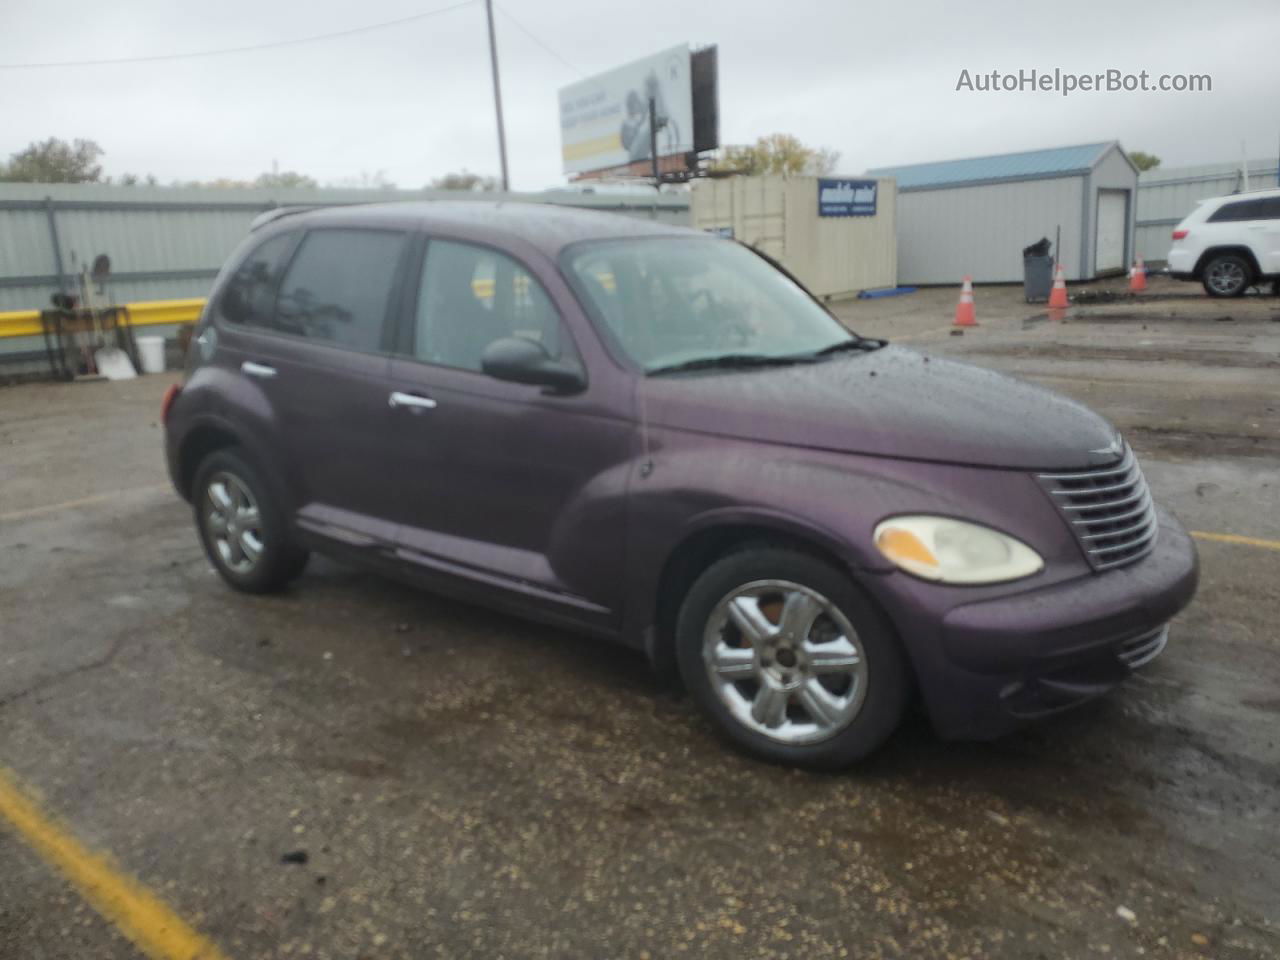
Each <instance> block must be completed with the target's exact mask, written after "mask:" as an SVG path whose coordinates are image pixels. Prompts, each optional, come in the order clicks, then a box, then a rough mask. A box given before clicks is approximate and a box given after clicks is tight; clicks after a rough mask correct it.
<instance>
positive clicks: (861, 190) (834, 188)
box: [818, 179, 876, 217]
mask: <svg viewBox="0 0 1280 960" xmlns="http://www.w3.org/2000/svg"><path fill="white" fill-rule="evenodd" d="M875 215H876V182H875V181H874V180H826V179H822V180H819V181H818V216H820V217H874V216H875Z"/></svg>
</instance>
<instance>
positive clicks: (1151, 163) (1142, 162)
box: [1129, 150, 1160, 173]
mask: <svg viewBox="0 0 1280 960" xmlns="http://www.w3.org/2000/svg"><path fill="white" fill-rule="evenodd" d="M1129 159H1130V160H1132V161H1133V165H1134V166H1135V167H1137V168H1138V172H1139V173H1143V172H1145V171H1147V170H1154V169H1155V168H1156V167H1158V166H1160V158H1159V157H1157V156H1156V155H1155V154H1154V153H1143V152H1142V151H1141V150H1133V151H1131V152H1130V153H1129Z"/></svg>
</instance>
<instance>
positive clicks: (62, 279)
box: [44, 197, 67, 293]
mask: <svg viewBox="0 0 1280 960" xmlns="http://www.w3.org/2000/svg"><path fill="white" fill-rule="evenodd" d="M44 213H45V217H46V218H48V221H49V242H50V243H51V244H52V245H53V264H54V269H56V270H57V271H58V292H59V293H66V292H67V273H66V270H65V268H64V267H63V265H62V243H61V241H60V240H59V239H58V220H57V218H56V217H55V216H54V215H53V197H45V198H44Z"/></svg>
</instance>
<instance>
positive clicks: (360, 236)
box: [271, 230, 406, 353]
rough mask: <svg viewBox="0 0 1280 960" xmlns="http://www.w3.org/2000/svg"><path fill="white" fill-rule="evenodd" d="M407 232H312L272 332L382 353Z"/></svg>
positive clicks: (284, 289) (287, 278) (289, 277)
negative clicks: (384, 333) (393, 290)
mask: <svg viewBox="0 0 1280 960" xmlns="http://www.w3.org/2000/svg"><path fill="white" fill-rule="evenodd" d="M405 242H406V234H404V233H397V232H393V231H387V230H311V231H309V232H308V233H307V235H306V237H305V238H304V239H303V241H302V246H301V247H299V248H298V252H297V253H296V254H295V255H294V257H293V260H292V262H291V263H290V264H289V268H288V270H286V271H285V275H284V280H283V281H282V282H281V284H280V296H279V299H278V300H277V302H276V310H275V316H274V318H273V321H272V324H271V326H272V328H273V329H275V330H277V331H279V332H280V333H288V334H291V335H293V336H296V337H305V338H306V339H308V340H316V341H319V342H321V343H327V344H332V345H334V346H339V347H344V348H346V349H348V350H354V351H358V352H360V353H378V352H381V351H382V349H383V331H384V328H385V327H386V321H387V307H388V305H389V304H390V302H391V292H392V284H393V282H394V279H395V274H396V267H397V265H398V263H399V260H400V255H401V253H402V252H403V250H404V245H405Z"/></svg>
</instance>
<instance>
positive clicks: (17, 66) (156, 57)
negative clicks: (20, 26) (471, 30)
mask: <svg viewBox="0 0 1280 960" xmlns="http://www.w3.org/2000/svg"><path fill="white" fill-rule="evenodd" d="M475 2H476V0H462V2H461V3H455V4H451V5H450V6H447V7H440V8H438V9H436V10H426V11H424V12H422V13H415V14H412V15H411V16H408V17H400V18H399V19H398V20H385V21H383V22H382V23H371V24H368V25H366V26H363V27H351V28H350V29H347V30H335V31H333V32H332V33H317V34H314V35H312V36H309V37H295V38H294V39H292V40H273V41H271V42H269V43H255V44H250V45H248V46H243V47H222V48H220V49H218V50H197V51H194V52H191V53H158V54H153V55H151V56H146V57H116V58H112V59H106V60H62V61H57V62H49V63H0V70H44V69H48V68H50V67H100V66H106V65H109V64H122V63H158V62H160V61H164V60H193V59H196V58H197V57H220V56H223V55H225V54H229V53H252V52H254V51H257V50H272V49H276V48H278V47H293V46H298V45H300V44H304V43H315V42H317V41H320V40H336V39H338V38H339V37H351V36H355V35H356V34H359V33H370V32H372V31H374V30H385V29H387V28H388V27H398V26H401V25H402V24H406V23H413V22H414V21H416V20H425V19H426V18H428V17H434V16H436V15H438V14H441V13H449V12H450V11H452V10H459V9H461V8H462V7H469V6H471V5H472V4H473V3H475ZM516 25H517V26H519V24H516Z"/></svg>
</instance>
